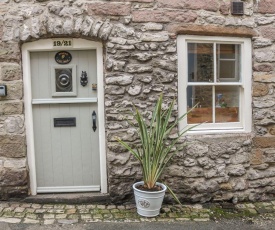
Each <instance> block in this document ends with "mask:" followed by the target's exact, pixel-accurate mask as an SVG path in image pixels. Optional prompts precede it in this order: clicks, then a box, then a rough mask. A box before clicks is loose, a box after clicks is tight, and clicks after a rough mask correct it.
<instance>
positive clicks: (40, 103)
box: [30, 50, 100, 193]
mask: <svg viewBox="0 0 275 230" xmlns="http://www.w3.org/2000/svg"><path fill="white" fill-rule="evenodd" d="M30 60H31V87H32V111H33V126H34V128H33V129H34V143H35V144H34V148H35V165H36V178H37V192H38V193H47V192H49V193H52V192H79V191H99V190H100V159H99V136H98V121H97V118H98V117H97V114H98V111H97V82H96V81H97V69H96V68H97V64H96V62H97V60H96V50H85V51H84V50H79V51H78V50H73V51H70V50H69V51H53V52H52V51H50V52H46V51H44V52H32V53H30Z"/></svg>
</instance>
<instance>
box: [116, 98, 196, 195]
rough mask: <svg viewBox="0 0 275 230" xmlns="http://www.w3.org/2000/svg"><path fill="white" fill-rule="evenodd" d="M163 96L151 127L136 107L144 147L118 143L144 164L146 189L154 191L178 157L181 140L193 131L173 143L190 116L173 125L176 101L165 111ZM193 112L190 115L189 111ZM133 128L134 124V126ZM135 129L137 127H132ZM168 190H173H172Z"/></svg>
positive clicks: (179, 136) (119, 140)
mask: <svg viewBox="0 0 275 230" xmlns="http://www.w3.org/2000/svg"><path fill="white" fill-rule="evenodd" d="M162 102H163V95H162V94H161V95H160V97H159V99H158V101H157V103H156V105H155V108H154V111H153V115H152V119H151V121H150V125H147V124H146V120H145V119H144V118H143V116H142V114H141V113H140V111H139V110H138V109H137V108H136V107H135V113H134V114H133V115H134V118H135V120H136V121H137V126H138V129H137V132H138V135H139V139H140V142H141V145H140V147H139V148H132V147H130V146H129V145H128V144H127V143H126V142H125V141H122V140H121V139H119V138H118V139H117V140H118V142H119V143H120V144H121V145H122V146H124V147H125V148H126V149H127V150H129V152H130V153H132V154H133V155H134V157H135V158H136V159H137V160H138V161H139V162H140V165H141V168H142V176H143V181H144V187H145V188H147V189H148V190H150V189H153V188H154V187H155V185H156V182H157V181H158V180H159V178H160V176H161V174H162V173H163V170H164V169H165V167H166V166H167V164H168V163H169V161H170V160H171V158H172V157H173V155H174V154H175V153H176V151H175V150H173V147H175V145H176V144H177V142H178V141H179V139H180V138H181V137H182V136H183V135H184V134H185V133H186V132H187V131H188V130H190V129H191V128H193V127H194V126H193V127H191V128H188V129H184V130H181V131H179V133H178V136H177V137H176V138H175V139H169V135H170V134H171V132H172V130H173V129H174V128H175V127H177V125H178V123H179V122H180V121H181V120H182V119H183V118H184V117H185V116H187V114H188V112H187V113H186V114H184V115H182V116H181V117H179V118H177V119H176V120H175V121H173V122H170V121H171V117H172V112H173V107H174V104H175V100H173V101H172V102H171V104H170V105H169V107H168V109H166V110H163V109H162ZM189 112H190V111H189ZM131 124H132V123H131ZM132 125H134V124H132ZM168 190H170V189H169V188H168Z"/></svg>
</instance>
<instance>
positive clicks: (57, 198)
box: [23, 193, 111, 204]
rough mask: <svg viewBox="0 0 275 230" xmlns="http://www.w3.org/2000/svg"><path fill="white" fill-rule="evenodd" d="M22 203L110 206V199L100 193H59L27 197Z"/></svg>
mask: <svg viewBox="0 0 275 230" xmlns="http://www.w3.org/2000/svg"><path fill="white" fill-rule="evenodd" d="M23 202H26V203H36V204H92V203H96V204H110V203H111V199H110V195H109V194H101V193H66V194H65V193H64V194H62V193H60V194H39V195H36V196H28V197H26V198H25V199H24V200H23Z"/></svg>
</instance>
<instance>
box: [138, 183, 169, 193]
mask: <svg viewBox="0 0 275 230" xmlns="http://www.w3.org/2000/svg"><path fill="white" fill-rule="evenodd" d="M143 184H144V181H139V182H136V183H134V184H133V189H134V190H136V191H139V192H144V193H150V194H158V193H162V192H165V191H166V190H167V187H166V185H165V184H163V183H160V182H156V185H159V186H161V187H162V190H160V191H145V190H140V189H138V188H136V186H137V185H143Z"/></svg>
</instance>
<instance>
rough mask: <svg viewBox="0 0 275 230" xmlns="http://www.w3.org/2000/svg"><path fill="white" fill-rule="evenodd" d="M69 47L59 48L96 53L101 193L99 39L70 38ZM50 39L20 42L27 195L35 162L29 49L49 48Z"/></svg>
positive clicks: (33, 189)
mask: <svg viewBox="0 0 275 230" xmlns="http://www.w3.org/2000/svg"><path fill="white" fill-rule="evenodd" d="M72 40H73V44H72V46H70V47H60V49H62V50H88V49H96V53H97V82H98V87H97V91H98V95H97V96H98V122H99V152H100V177H101V179H100V180H101V184H100V187H101V193H107V165H106V137H105V122H104V117H105V111H104V84H103V50H102V49H103V48H102V44H101V43H100V42H94V41H88V40H84V39H79V38H77V39H72ZM53 50H54V49H53V39H42V40H39V41H35V42H29V43H25V44H23V46H22V60H23V64H22V65H23V83H24V106H25V122H26V135H27V157H28V165H29V173H30V189H31V195H36V194H37V183H36V165H35V149H34V131H33V115H32V91H31V66H30V52H34V51H35V52H38V51H53Z"/></svg>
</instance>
